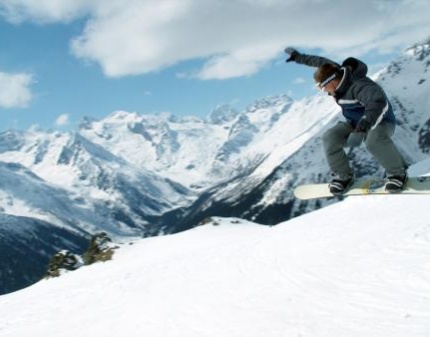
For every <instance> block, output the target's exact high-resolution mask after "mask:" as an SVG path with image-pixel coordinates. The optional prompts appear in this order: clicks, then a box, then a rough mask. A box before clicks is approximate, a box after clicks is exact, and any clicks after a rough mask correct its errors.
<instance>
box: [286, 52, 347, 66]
mask: <svg viewBox="0 0 430 337" xmlns="http://www.w3.org/2000/svg"><path fill="white" fill-rule="evenodd" d="M294 61H295V62H296V63H299V64H304V65H306V66H310V67H316V68H318V67H320V66H322V65H323V64H325V63H332V64H335V65H337V66H338V67H340V65H339V64H338V63H336V62H334V61H332V60H330V59H327V58H325V57H321V56H315V55H306V54H299V55H297V56H296V58H295V59H294Z"/></svg>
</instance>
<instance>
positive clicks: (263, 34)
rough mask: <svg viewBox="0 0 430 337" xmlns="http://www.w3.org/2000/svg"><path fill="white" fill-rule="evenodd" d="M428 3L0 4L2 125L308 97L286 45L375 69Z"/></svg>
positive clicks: (197, 0) (416, 26)
mask: <svg viewBox="0 0 430 337" xmlns="http://www.w3.org/2000/svg"><path fill="white" fill-rule="evenodd" d="M427 3H428V1H419V0H417V1H414V2H411V1H407V0H404V1H401V0H398V1H397V0H390V1H383V0H378V1H376V0H375V1H371V0H366V1H362V2H360V4H352V3H351V2H350V1H343V0H338V1H328V0H327V1H325V0H303V1H300V2H297V1H295V0H282V1H281V0H279V1H278V0H260V1H253V0H232V1H230V2H225V1H221V0H219V1H209V0H181V1H179V0H160V1H153V0H127V1H124V0H104V1H100V0H0V131H4V130H5V129H10V128H18V129H22V130H24V129H27V128H30V127H32V126H35V125H37V126H39V127H42V128H44V129H58V130H69V129H75V128H76V127H77V125H78V124H79V122H80V121H81V120H82V118H83V117H84V116H88V117H93V118H96V119H99V118H103V117H105V116H107V115H108V114H110V113H111V112H113V111H115V110H126V111H136V112H139V113H160V112H166V111H168V112H171V113H173V114H175V115H178V116H185V115H197V116H201V117H205V116H207V115H208V113H209V112H210V111H211V110H212V109H213V108H214V107H215V106H216V105H218V104H226V103H229V104H232V105H233V106H235V107H236V108H237V109H243V108H244V107H246V106H247V105H248V104H251V103H252V102H253V101H254V100H255V99H258V98H262V97H265V96H268V95H275V94H281V93H287V92H288V93H290V94H291V95H292V97H293V98H300V97H302V96H304V95H311V94H313V93H315V90H314V89H313V83H312V80H311V78H312V76H311V74H312V69H309V68H306V67H303V66H299V65H295V64H288V65H287V64H285V62H284V60H285V56H284V55H283V52H282V51H283V49H284V48H285V47H286V46H288V45H292V46H295V47H297V48H298V49H299V50H301V51H304V52H306V53H318V54H322V55H324V56H328V57H330V58H333V59H335V60H336V61H339V62H340V61H341V60H342V59H343V58H344V57H346V56H349V55H353V56H356V57H360V58H362V59H363V60H364V61H365V62H367V63H368V64H369V65H371V66H372V67H373V69H376V68H378V67H379V66H381V65H382V64H384V63H386V62H388V61H389V60H391V59H392V58H393V57H395V56H396V55H398V54H399V53H400V52H401V51H402V50H404V49H405V48H407V47H408V46H410V45H412V44H414V43H415V42H419V41H420V40H422V39H425V38H427V37H428V36H430V29H429V28H430V22H429V20H428V18H427V13H428V12H430V4H427ZM366 12H367V15H366V16H365V18H363V17H360V16H359V15H357V13H366ZM345 13H347V14H345ZM400 13H401V14H402V15H401V18H400V17H399V14H400ZM400 21H401V22H400ZM335 22H336V24H335Z"/></svg>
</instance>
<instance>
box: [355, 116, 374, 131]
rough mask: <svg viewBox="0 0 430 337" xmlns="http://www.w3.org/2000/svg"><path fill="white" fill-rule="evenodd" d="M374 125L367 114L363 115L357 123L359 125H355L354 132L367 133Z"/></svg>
mask: <svg viewBox="0 0 430 337" xmlns="http://www.w3.org/2000/svg"><path fill="white" fill-rule="evenodd" d="M371 127H372V123H370V122H369V121H368V120H367V118H366V116H363V117H361V118H360V120H359V121H358V123H357V126H356V127H355V130H354V132H362V133H367V131H369V130H370V129H371Z"/></svg>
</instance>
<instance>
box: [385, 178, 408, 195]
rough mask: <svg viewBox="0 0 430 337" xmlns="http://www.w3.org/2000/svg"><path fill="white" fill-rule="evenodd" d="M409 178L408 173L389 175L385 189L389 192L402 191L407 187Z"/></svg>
mask: <svg viewBox="0 0 430 337" xmlns="http://www.w3.org/2000/svg"><path fill="white" fill-rule="evenodd" d="M407 180H408V176H407V174H404V175H396V176H388V177H387V182H386V183H385V190H386V191H387V192H388V193H397V192H401V191H402V190H403V189H404V188H405V185H406V181H407Z"/></svg>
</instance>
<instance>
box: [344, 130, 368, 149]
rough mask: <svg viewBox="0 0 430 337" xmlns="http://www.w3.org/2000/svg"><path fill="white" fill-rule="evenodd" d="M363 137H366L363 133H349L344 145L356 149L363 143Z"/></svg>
mask: <svg viewBox="0 0 430 337" xmlns="http://www.w3.org/2000/svg"><path fill="white" fill-rule="evenodd" d="M364 136H366V133H364V132H355V131H354V132H351V134H350V135H349V137H348V139H347V140H346V145H347V146H348V147H358V146H360V145H361V143H362V142H363V140H364Z"/></svg>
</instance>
